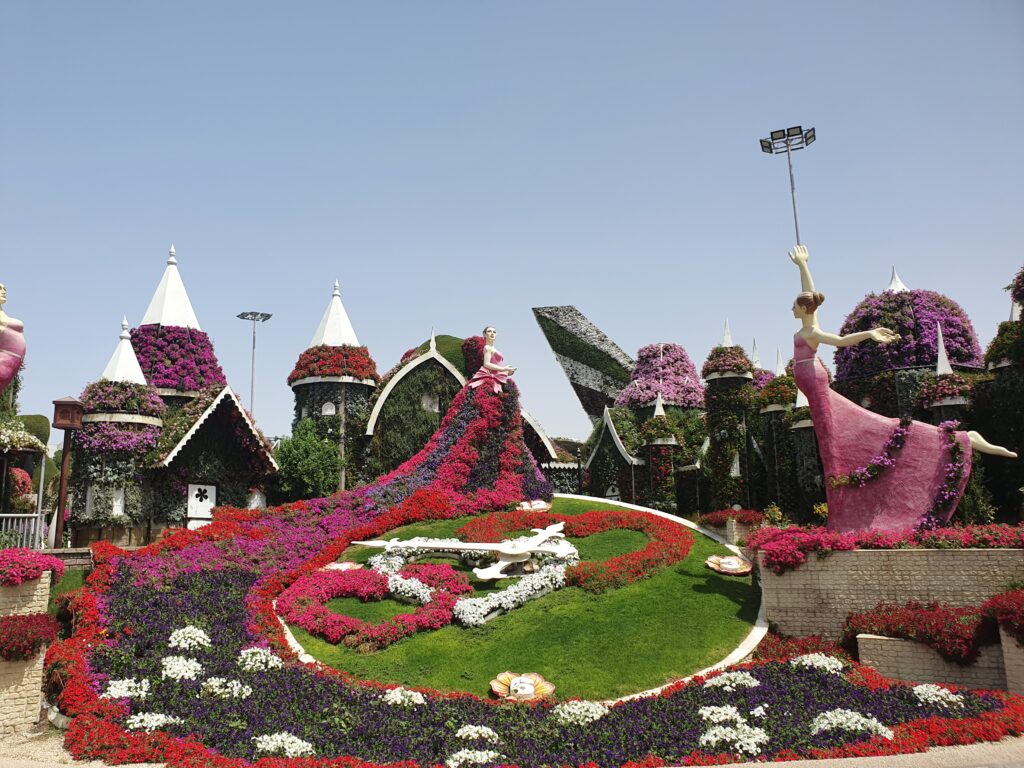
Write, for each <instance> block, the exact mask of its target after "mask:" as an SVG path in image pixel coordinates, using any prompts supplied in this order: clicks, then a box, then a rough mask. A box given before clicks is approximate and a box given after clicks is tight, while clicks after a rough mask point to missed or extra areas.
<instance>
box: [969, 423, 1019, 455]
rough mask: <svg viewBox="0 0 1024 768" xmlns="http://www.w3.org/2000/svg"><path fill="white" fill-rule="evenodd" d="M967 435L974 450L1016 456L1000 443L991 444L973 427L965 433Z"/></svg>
mask: <svg viewBox="0 0 1024 768" xmlns="http://www.w3.org/2000/svg"><path fill="white" fill-rule="evenodd" d="M967 437H968V438H970V441H971V448H973V449H974V450H976V451H977V452H978V453H987V454H988V455H989V456H1002V457H1004V458H1007V459H1016V458H1017V454H1016V453H1014V452H1013V451H1011V450H1009V449H1007V448H1003V446H1001V445H992V443H990V442H989V441H988V440H986V439H985V438H984V437H982V436H981V435H980V434H978V433H977V432H975V431H974V430H973V429H972V430H971V431H970V432H968V433H967Z"/></svg>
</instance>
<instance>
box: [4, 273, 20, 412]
mask: <svg viewBox="0 0 1024 768" xmlns="http://www.w3.org/2000/svg"><path fill="white" fill-rule="evenodd" d="M6 303H7V286H5V285H4V284H3V283H0V392H3V391H4V390H5V389H6V388H7V385H8V384H10V383H11V382H12V381H14V377H15V376H17V375H18V369H19V368H21V363H22V361H23V360H24V359H25V335H24V331H25V326H24V325H23V324H22V322H21V321H20V320H15V319H14V318H13V317H11V316H10V315H8V314H7V313H5V312H4V304H6Z"/></svg>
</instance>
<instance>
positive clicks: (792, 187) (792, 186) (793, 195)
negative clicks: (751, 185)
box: [254, 141, 801, 338]
mask: <svg viewBox="0 0 1024 768" xmlns="http://www.w3.org/2000/svg"><path fill="white" fill-rule="evenodd" d="M786 163H787V164H788V165H789V195H790V197H791V198H792V200H793V228H794V229H795V230H796V244H797V245H800V244H801V243H800V220H799V219H798V218H797V217H796V182H795V181H794V180H793V151H792V150H791V149H790V148H789V141H787V142H786ZM254 338H255V337H254Z"/></svg>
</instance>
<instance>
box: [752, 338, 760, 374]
mask: <svg viewBox="0 0 1024 768" xmlns="http://www.w3.org/2000/svg"><path fill="white" fill-rule="evenodd" d="M750 362H751V364H752V365H753V366H754V367H755V368H760V367H761V355H759V354H758V353H757V339H754V346H753V347H752V348H751V350H750Z"/></svg>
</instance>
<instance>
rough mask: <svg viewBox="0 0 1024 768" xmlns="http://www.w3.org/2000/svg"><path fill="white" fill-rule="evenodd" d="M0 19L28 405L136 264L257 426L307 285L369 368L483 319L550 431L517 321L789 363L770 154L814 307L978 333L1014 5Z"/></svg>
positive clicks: (1017, 173) (539, 346) (1012, 227)
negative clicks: (940, 298) (731, 344)
mask: <svg viewBox="0 0 1024 768" xmlns="http://www.w3.org/2000/svg"><path fill="white" fill-rule="evenodd" d="M776 7H777V8H778V9H779V10H772V8H771V7H770V6H768V5H766V4H764V3H752V2H728V3H713V4H712V3H702V4H698V3H689V2H631V3H626V2H618V3H610V2H589V1H588V2H558V3H539V2H523V3H481V2H444V3H422V2H419V3H413V2H404V3H391V2H388V3H363V4H356V3H341V2H321V3H315V2H306V3H287V4H286V3H261V2H245V3H230V2H219V3H205V2H203V3H200V2H175V3H156V2H121V3H103V2H90V3H70V2H68V3H37V2H7V3H3V4H0V110H2V115H3V119H2V120H0V282H5V283H6V284H7V285H8V289H9V294H10V297H9V303H8V305H7V307H6V309H7V311H8V313H9V314H11V315H13V316H15V317H18V318H20V319H22V320H23V321H24V322H25V324H26V329H27V330H26V338H27V341H28V345H29V351H28V357H27V363H28V367H27V371H26V375H25V390H24V392H23V395H22V410H23V411H25V412H42V413H47V414H49V413H51V411H52V407H51V405H50V401H51V400H53V399H54V398H56V397H61V396H63V395H66V394H78V393H79V392H80V391H81V390H82V388H83V387H84V386H85V384H87V383H88V382H90V381H92V380H95V379H96V378H97V377H98V375H99V373H100V372H101V371H102V369H103V366H104V364H105V363H106V361H107V358H108V357H109V355H110V353H111V352H112V351H113V348H114V345H115V343H116V341H117V334H118V332H119V330H120V329H119V323H120V319H121V315H122V314H126V315H127V316H128V319H129V321H130V322H131V323H132V324H133V325H135V324H137V323H138V322H139V320H140V319H141V317H142V314H143V312H144V311H145V308H146V305H147V304H148V302H149V299H150V297H151V295H152V292H153V290H154V289H155V288H156V285H157V282H158V281H159V279H160V275H161V273H162V271H163V267H164V262H165V259H166V252H167V249H168V246H169V245H170V244H171V243H172V242H173V243H174V244H175V245H176V247H177V252H178V260H179V264H180V267H181V272H182V275H183V277H184V280H185V284H186V286H187V288H188V291H189V294H190V296H191V299H192V303H193V306H194V307H195V310H196V313H197V315H198V317H199V321H200V323H201V324H202V326H203V328H204V330H206V331H207V332H209V333H210V335H211V337H212V339H213V341H214V343H215V346H216V350H217V354H218V356H219V359H220V361H221V363H222V365H223V367H224V369H225V372H226V373H227V376H228V380H229V382H230V383H231V384H232V386H233V387H234V388H235V389H236V390H237V391H239V392H240V393H242V394H243V397H244V400H245V401H246V402H248V392H249V354H250V340H251V337H250V328H251V327H250V325H249V324H248V323H244V322H242V321H240V320H237V319H236V318H235V315H236V314H238V312H240V311H243V310H249V309H255V310H263V311H267V312H272V313H274V317H273V319H272V320H270V321H269V322H268V323H266V324H265V325H264V326H262V327H261V328H260V331H259V339H258V345H259V346H258V351H257V392H256V409H255V410H256V417H257V421H258V422H259V423H260V424H261V426H263V428H264V429H265V430H266V431H267V432H268V433H270V434H275V435H277V434H285V433H287V432H288V430H289V426H290V419H291V393H290V390H289V389H288V387H287V384H286V382H285V378H286V376H287V375H288V373H289V371H290V370H291V368H292V366H293V364H294V362H295V360H296V358H297V357H298V355H299V353H300V352H301V351H302V350H303V349H304V347H305V345H306V344H307V343H308V341H309V338H310V337H311V336H312V334H313V331H314V330H315V328H316V325H317V323H318V321H319V318H320V315H321V313H322V312H323V310H324V308H325V307H326V305H327V301H328V299H329V297H330V293H331V287H332V285H333V281H334V280H335V278H338V279H340V280H341V286H342V296H343V300H344V303H345V306H346V308H347V310H348V313H349V316H350V317H351V319H352V322H353V325H354V326H355V329H356V331H357V333H358V334H359V337H360V341H362V342H363V343H364V344H366V345H367V346H368V347H369V349H370V352H371V354H372V355H373V357H374V358H375V359H376V361H377V365H378V369H379V370H380V371H381V372H383V371H385V370H387V369H388V368H390V367H391V366H392V365H393V364H394V363H395V362H396V360H397V359H398V357H399V356H400V355H401V354H402V352H404V351H405V350H406V349H407V348H409V347H410V346H413V345H415V344H417V343H419V342H420V341H422V340H424V339H425V338H426V337H427V336H428V335H429V333H430V329H431V327H433V328H435V329H436V330H437V331H438V332H439V333H450V334H454V335H460V336H462V335H470V334H473V333H479V331H480V330H481V329H482V328H483V326H484V325H486V324H493V325H495V326H497V327H498V329H499V338H498V346H499V348H500V349H501V350H502V352H503V353H504V354H505V356H506V358H507V359H508V360H509V361H510V362H511V363H512V364H514V365H518V366H519V368H520V370H519V372H518V373H517V374H516V377H517V379H518V380H519V382H520V386H521V387H522V389H523V399H524V403H525V405H526V407H528V408H529V409H530V410H531V411H532V412H533V414H534V415H535V416H536V417H537V418H538V420H539V421H540V422H541V423H542V424H543V425H544V426H545V427H546V428H547V430H548V432H549V433H551V434H554V435H568V436H572V437H578V438H582V437H584V436H585V435H586V433H587V432H588V431H589V426H588V422H587V419H586V417H585V416H584V415H583V412H582V410H581V409H580V407H579V406H578V404H577V403H576V400H575V398H574V396H573V394H572V391H571V389H570V387H569V385H568V383H567V381H566V380H565V378H564V376H563V375H562V373H561V369H560V368H559V367H558V365H557V363H556V362H555V360H554V357H553V355H552V354H551V352H550V350H549V349H548V347H547V344H546V343H545V341H544V338H543V336H542V335H541V333H540V330H539V328H538V327H537V325H536V323H535V322H534V319H533V316H532V314H531V312H530V308H531V307H534V306H543V305H551V304H575V305H576V306H577V307H578V308H579V309H580V310H581V311H582V312H583V313H584V314H586V315H587V316H588V317H590V318H591V319H592V320H593V321H594V322H595V323H596V324H597V325H598V326H599V327H601V328H602V329H603V330H604V331H605V332H606V333H607V334H608V335H609V336H611V337H612V338H613V339H614V340H615V341H617V342H618V343H619V344H620V345H621V346H622V347H623V349H624V350H625V351H626V352H627V353H628V354H630V355H633V356H634V357H635V355H636V351H637V349H638V348H639V347H640V346H642V345H644V344H647V343H652V342H664V341H667V342H676V343H680V344H682V345H683V346H685V347H686V348H687V350H688V351H689V353H690V355H691V357H692V358H693V359H694V361H695V362H696V363H697V365H698V366H699V365H700V364H701V362H702V361H703V359H704V358H705V357H706V355H707V353H708V351H709V350H710V348H711V347H712V346H713V345H714V344H715V343H717V342H718V341H720V339H721V332H722V325H723V323H724V321H725V319H726V318H728V319H729V321H730V323H731V326H732V330H733V335H734V338H735V339H736V341H737V342H738V343H742V344H743V345H745V346H747V347H748V349H749V345H750V342H751V341H752V339H753V338H755V337H756V338H757V341H758V346H759V348H760V350H761V353H762V358H764V359H765V361H766V362H768V363H772V364H773V363H774V357H775V347H776V345H778V346H781V347H782V349H783V354H784V355H785V356H786V357H788V356H789V355H790V354H791V349H790V347H791V338H792V333H793V331H794V330H795V327H794V322H793V320H792V317H791V316H790V313H789V306H790V304H791V302H792V297H793V294H794V293H795V292H796V291H797V289H798V286H799V281H798V278H797V274H796V270H795V269H794V268H793V267H792V266H791V265H790V264H789V262H788V260H787V258H786V255H785V253H786V250H787V249H788V248H789V247H790V246H791V245H792V244H793V239H794V236H793V229H792V217H791V213H790V202H789V194H788V192H789V190H788V178H787V175H786V167H785V160H784V159H783V158H781V157H768V156H767V155H762V154H761V152H760V150H759V148H758V145H757V140H758V139H759V138H761V137H763V136H766V135H767V134H768V132H769V131H770V130H771V129H774V128H783V127H786V126H789V125H794V124H802V125H804V126H815V128H816V129H817V133H818V142H817V143H816V144H815V145H814V146H813V147H811V148H810V149H809V150H808V151H806V152H800V153H798V154H797V155H796V158H795V159H796V163H795V166H796V182H797V196H798V204H799V207H800V217H801V221H800V223H801V234H802V236H803V240H804V242H805V243H806V244H807V245H808V247H809V248H810V251H811V260H812V268H813V270H814V274H815V278H816V281H817V283H818V287H819V288H820V289H821V290H822V291H824V292H825V294H826V295H827V302H826V304H825V305H824V307H823V308H822V310H821V319H822V322H823V325H824V326H825V327H826V329H827V330H836V329H837V328H838V326H839V325H840V324H841V322H842V319H843V317H845V315H846V314H847V313H848V312H849V311H850V310H851V309H852V308H853V306H854V305H855V304H856V302H857V301H858V300H859V299H860V298H861V297H862V296H863V295H865V294H866V293H868V292H870V291H873V290H874V291H877V290H881V289H882V288H884V287H885V286H886V285H887V284H888V279H889V271H890V268H891V266H892V265H893V264H895V265H896V266H897V269H898V270H899V272H900V275H901V276H902V278H903V280H904V282H906V283H907V284H908V285H910V286H911V287H914V288H929V289H932V290H937V291H940V292H943V293H945V294H947V295H949V296H950V297H951V298H953V299H955V300H956V301H958V302H959V303H960V304H961V305H962V306H963V307H964V308H965V309H966V310H967V312H968V314H969V315H970V316H971V318H972V320H973V321H974V325H975V328H976V330H977V332H978V335H979V337H980V339H981V342H982V345H985V344H987V342H988V341H989V340H990V339H991V338H992V336H993V335H994V333H995V329H996V325H997V324H998V322H999V321H1001V320H1003V319H1006V317H1007V316H1008V313H1009V299H1008V297H1007V294H1006V293H1005V292H1004V291H1003V290H1002V287H1003V286H1005V285H1006V284H1007V283H1008V282H1009V281H1010V279H1011V278H1012V276H1013V274H1014V273H1015V272H1016V270H1017V269H1018V268H1019V267H1020V266H1021V261H1022V260H1021V253H1020V246H1021V243H1022V242H1024V237H1022V235H1024V215H1021V211H1022V210H1024V182H1022V179H1024V173H1022V171H1024V99H1022V98H1021V94H1024V5H1022V4H1021V3H1019V2H1012V1H1011V0H1004V1H1000V2H994V1H986V2H975V3H963V2H957V3H953V2H857V3H852V2H851V3H828V4H813V3H805V4H791V5H788V6H776Z"/></svg>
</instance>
